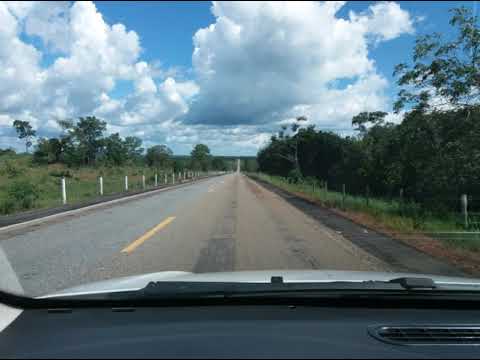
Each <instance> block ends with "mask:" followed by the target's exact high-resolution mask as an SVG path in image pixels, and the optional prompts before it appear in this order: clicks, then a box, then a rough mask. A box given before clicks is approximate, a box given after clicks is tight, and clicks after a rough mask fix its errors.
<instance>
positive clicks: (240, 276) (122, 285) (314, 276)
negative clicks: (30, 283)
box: [39, 270, 480, 298]
mask: <svg viewBox="0 0 480 360" xmlns="http://www.w3.org/2000/svg"><path fill="white" fill-rule="evenodd" d="M272 276H281V277H283V280H284V282H293V283H301V282H333V281H351V282H362V281H389V280H392V279H396V278H399V277H428V278H431V279H433V280H434V281H435V282H436V283H439V284H458V285H476V286H480V279H469V278H462V277H448V276H435V275H426V274H412V273H393V272H369V271H336V270H265V271H235V272H216V273H201V274H195V273H191V272H184V271H163V272H157V273H150V274H143V275H136V276H128V277H122V278H116V279H111V280H106V281H99V282H94V283H89V284H85V285H80V286H76V287H73V288H69V289H65V290H62V291H59V292H56V293H53V294H49V295H45V296H41V297H39V298H50V297H58V296H71V295H86V294H99V293H108V292H120V291H135V290H139V289H141V288H144V287H145V286H146V285H147V284H148V283H149V282H151V281H185V282H234V283H235V282H238V283H242V282H244V283H269V282H270V281H271V278H272Z"/></svg>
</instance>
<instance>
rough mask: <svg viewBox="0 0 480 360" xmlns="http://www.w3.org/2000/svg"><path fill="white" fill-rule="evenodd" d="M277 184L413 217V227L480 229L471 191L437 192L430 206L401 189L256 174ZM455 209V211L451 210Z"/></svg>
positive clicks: (328, 201) (346, 205)
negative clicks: (433, 224) (359, 188)
mask: <svg viewBox="0 0 480 360" xmlns="http://www.w3.org/2000/svg"><path fill="white" fill-rule="evenodd" d="M256 176H258V177H260V178H263V179H264V180H267V181H269V182H271V183H273V184H274V185H281V186H282V187H284V188H286V189H287V190H291V191H296V192H301V193H303V194H306V195H309V196H311V197H312V198H313V199H315V200H317V201H320V202H321V203H323V204H324V205H326V206H331V207H335V208H339V209H343V210H346V209H350V210H357V211H368V212H370V213H374V214H375V215H378V214H381V213H384V214H393V215H398V216H403V217H409V218H412V219H413V220H414V221H416V222H417V223H414V227H417V228H419V227H421V225H422V224H423V223H425V221H426V220H427V219H430V220H431V221H434V219H438V227H441V226H440V224H442V223H444V224H446V226H445V228H454V229H462V230H471V231H480V211H479V209H480V197H479V196H474V195H470V194H454V195H437V196H435V197H434V198H431V199H426V202H427V203H428V204H429V206H424V204H422V203H418V202H415V201H413V200H412V199H408V198H407V197H406V196H405V195H404V193H403V191H402V189H400V191H399V193H398V195H397V196H388V197H379V196H373V195H372V193H373V192H372V189H370V188H369V187H368V186H366V188H365V191H364V193H363V194H362V193H358V192H357V193H354V194H352V193H350V192H349V189H348V187H347V186H346V185H345V184H338V183H329V182H327V181H321V180H318V179H315V178H306V179H301V180H299V181H296V182H294V181H292V179H289V178H285V177H278V176H270V175H267V174H260V173H259V174H256ZM435 202H437V203H441V204H446V203H448V204H455V205H454V206H450V207H449V208H446V207H441V206H438V207H437V208H432V207H431V204H434V203H435ZM452 209H455V210H452Z"/></svg>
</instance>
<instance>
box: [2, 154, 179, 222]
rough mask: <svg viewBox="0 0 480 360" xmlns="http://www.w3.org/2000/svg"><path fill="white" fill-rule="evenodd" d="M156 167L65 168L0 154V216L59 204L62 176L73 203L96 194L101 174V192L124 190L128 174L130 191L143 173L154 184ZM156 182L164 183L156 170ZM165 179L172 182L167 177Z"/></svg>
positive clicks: (108, 193)
mask: <svg viewBox="0 0 480 360" xmlns="http://www.w3.org/2000/svg"><path fill="white" fill-rule="evenodd" d="M155 172H156V170H155V169H153V168H149V167H142V166H122V167H118V166H116V167H80V168H68V167H67V166H65V165H62V164H52V165H35V164H33V163H32V157H31V156H30V155H3V156H0V215H8V214H13V213H17V212H22V211H27V210H31V209H41V208H49V207H55V206H59V205H61V204H62V197H61V190H60V188H61V185H60V182H61V178H62V177H63V176H64V177H65V179H66V186H67V201H68V203H69V204H74V203H78V202H82V201H86V200H88V199H92V198H95V197H97V196H99V195H98V194H99V185H98V177H99V176H103V182H104V185H103V188H104V195H110V194H115V193H121V192H124V191H125V190H124V181H125V180H124V177H125V175H128V182H129V191H135V190H139V189H141V188H142V175H143V174H144V175H145V178H146V185H147V187H151V186H153V185H154V179H155V178H154V176H155ZM158 174H159V179H158V181H159V184H162V183H163V182H164V177H163V172H162V171H158ZM168 181H169V182H170V181H171V177H169V179H168Z"/></svg>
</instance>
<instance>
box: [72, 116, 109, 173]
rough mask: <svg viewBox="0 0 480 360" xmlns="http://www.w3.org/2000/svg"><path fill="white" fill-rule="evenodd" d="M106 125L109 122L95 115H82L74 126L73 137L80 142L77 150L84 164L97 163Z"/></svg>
mask: <svg viewBox="0 0 480 360" xmlns="http://www.w3.org/2000/svg"><path fill="white" fill-rule="evenodd" d="M106 127H107V123H106V122H105V121H102V120H100V119H97V118H96V117H95V116H87V117H85V118H83V117H81V118H80V119H79V121H78V122H77V124H76V125H75V126H74V127H73V137H74V139H75V141H76V142H77V143H78V147H77V151H78V154H79V155H80V156H81V157H82V159H83V163H84V164H86V165H92V164H94V163H95V161H96V159H97V155H98V154H99V152H100V150H101V148H102V145H103V144H102V141H101V140H102V137H103V132H104V131H105V130H106Z"/></svg>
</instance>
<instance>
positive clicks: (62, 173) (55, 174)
mask: <svg viewBox="0 0 480 360" xmlns="http://www.w3.org/2000/svg"><path fill="white" fill-rule="evenodd" d="M48 174H49V175H50V176H53V177H59V178H62V177H66V178H71V177H72V173H71V172H70V170H52V171H50V172H49V173H48Z"/></svg>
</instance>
